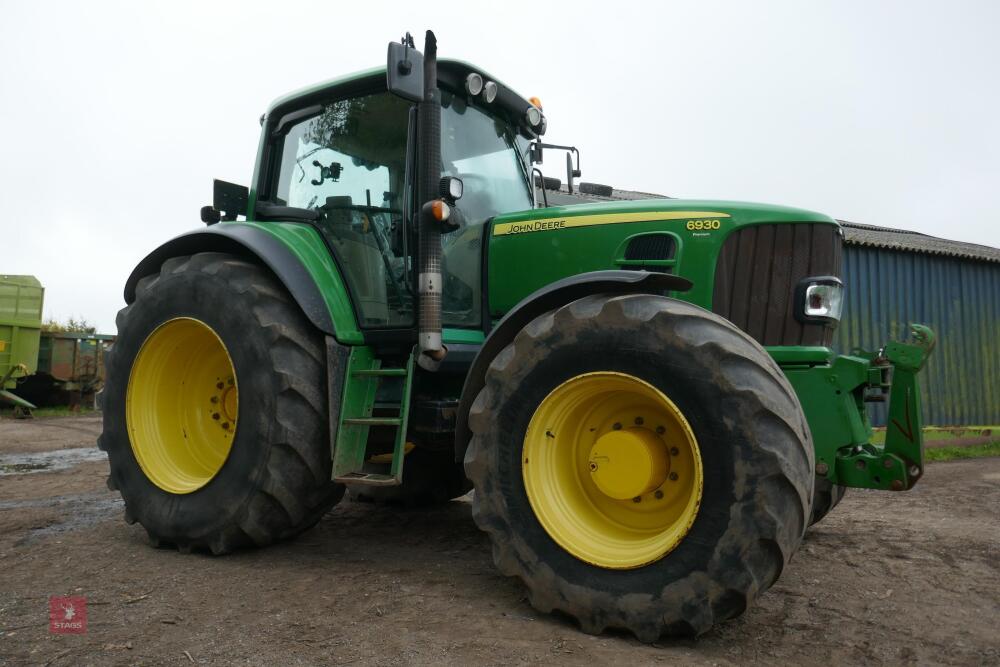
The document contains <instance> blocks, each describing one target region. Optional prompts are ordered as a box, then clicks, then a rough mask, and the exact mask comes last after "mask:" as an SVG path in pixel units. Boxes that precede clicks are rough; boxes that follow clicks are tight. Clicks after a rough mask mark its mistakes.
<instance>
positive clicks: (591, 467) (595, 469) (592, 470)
mask: <svg viewBox="0 0 1000 667" xmlns="http://www.w3.org/2000/svg"><path fill="white" fill-rule="evenodd" d="M590 472H597V464H596V463H594V462H593V461H591V462H590Z"/></svg>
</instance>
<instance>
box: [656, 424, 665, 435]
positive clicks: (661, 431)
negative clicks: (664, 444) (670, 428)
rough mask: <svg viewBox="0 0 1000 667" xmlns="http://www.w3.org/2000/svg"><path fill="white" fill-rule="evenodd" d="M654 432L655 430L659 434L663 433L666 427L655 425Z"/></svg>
mask: <svg viewBox="0 0 1000 667" xmlns="http://www.w3.org/2000/svg"><path fill="white" fill-rule="evenodd" d="M656 432H657V433H658V434H660V435H663V434H664V433H666V432H667V429H665V428H663V427H662V426H657V427H656Z"/></svg>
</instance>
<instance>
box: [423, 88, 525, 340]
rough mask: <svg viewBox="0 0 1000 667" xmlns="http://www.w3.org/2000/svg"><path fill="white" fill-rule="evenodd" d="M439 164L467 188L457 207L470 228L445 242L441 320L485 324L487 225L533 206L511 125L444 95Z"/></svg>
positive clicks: (453, 323)
mask: <svg viewBox="0 0 1000 667" xmlns="http://www.w3.org/2000/svg"><path fill="white" fill-rule="evenodd" d="M441 105H442V109H441V161H442V170H443V174H444V175H445V176H457V177H458V178H460V179H462V182H463V183H464V184H465V193H464V194H463V195H462V198H461V199H460V200H459V201H458V208H459V209H461V211H462V213H463V214H464V216H465V221H466V226H465V227H464V228H463V229H461V230H459V231H456V232H453V233H451V234H445V235H443V236H442V237H441V238H442V245H443V263H442V271H443V277H444V295H443V309H444V312H443V321H444V324H445V325H446V326H456V327H479V326H481V325H482V317H481V314H482V313H481V310H482V280H481V276H482V245H483V244H482V234H483V224H484V223H485V222H486V221H487V220H489V219H490V218H492V217H493V216H495V215H499V214H501V213H510V212H513V211H522V210H525V209H530V208H532V206H533V201H532V197H531V189H530V187H529V185H528V184H529V180H528V177H527V174H526V172H525V168H524V166H523V163H522V162H521V160H520V158H519V156H518V153H517V148H516V135H515V133H514V131H513V129H512V128H511V126H510V125H509V124H507V123H506V122H505V121H502V120H500V119H498V118H494V117H493V116H491V115H489V114H488V113H487V112H486V111H484V110H483V109H480V108H478V107H475V106H472V105H470V104H468V103H467V102H466V101H465V99H463V98H462V97H460V96H457V95H454V94H452V93H450V92H448V91H442V94H441Z"/></svg>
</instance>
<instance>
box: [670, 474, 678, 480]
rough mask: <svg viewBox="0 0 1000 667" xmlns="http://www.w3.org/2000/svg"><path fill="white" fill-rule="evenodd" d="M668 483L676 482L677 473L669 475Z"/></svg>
mask: <svg viewBox="0 0 1000 667" xmlns="http://www.w3.org/2000/svg"><path fill="white" fill-rule="evenodd" d="M670 481H671V482H676V481H677V473H675V472H672V473H670Z"/></svg>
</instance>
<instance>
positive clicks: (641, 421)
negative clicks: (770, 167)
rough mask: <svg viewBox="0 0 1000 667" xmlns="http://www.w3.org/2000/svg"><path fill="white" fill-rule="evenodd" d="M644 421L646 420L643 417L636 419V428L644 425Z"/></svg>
mask: <svg viewBox="0 0 1000 667" xmlns="http://www.w3.org/2000/svg"><path fill="white" fill-rule="evenodd" d="M643 421H644V420H643V418H642V417H636V418H635V425H636V426H642V424H643Z"/></svg>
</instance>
